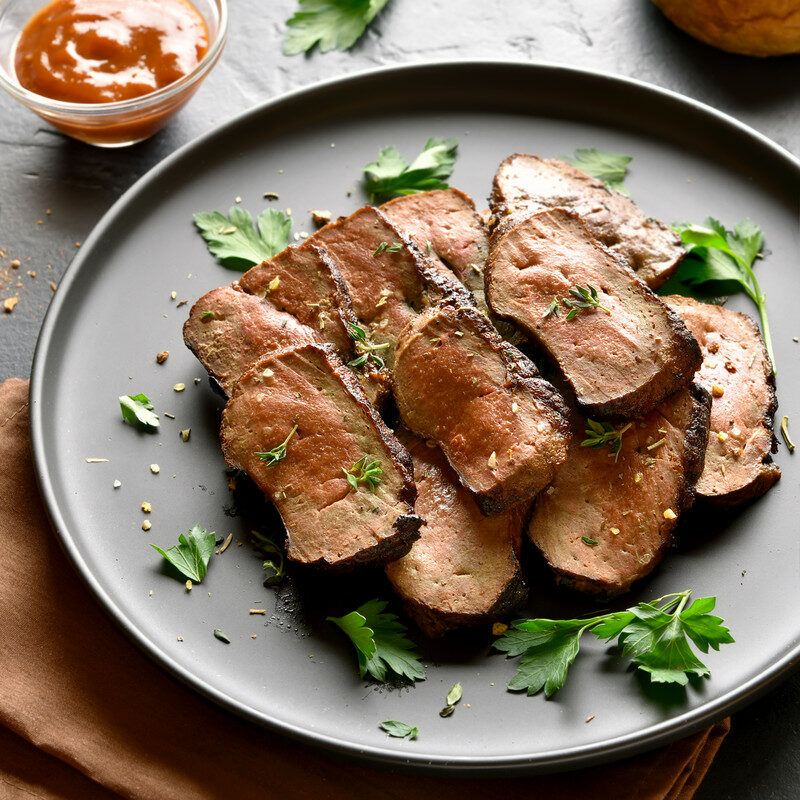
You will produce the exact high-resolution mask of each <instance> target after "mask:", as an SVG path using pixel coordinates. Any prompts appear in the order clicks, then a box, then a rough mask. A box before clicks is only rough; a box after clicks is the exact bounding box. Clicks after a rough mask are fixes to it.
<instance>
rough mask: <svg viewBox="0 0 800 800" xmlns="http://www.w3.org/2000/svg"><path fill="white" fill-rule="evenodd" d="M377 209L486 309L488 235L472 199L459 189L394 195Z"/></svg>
mask: <svg viewBox="0 0 800 800" xmlns="http://www.w3.org/2000/svg"><path fill="white" fill-rule="evenodd" d="M380 210H381V212H382V213H383V214H384V215H385V216H386V217H387V219H388V220H389V221H390V222H391V223H392V224H393V225H394V226H395V227H396V228H397V229H398V230H400V231H402V232H403V233H404V234H405V235H406V236H407V237H408V238H409V239H411V241H412V242H414V244H415V245H416V246H417V248H418V249H419V250H420V251H421V252H422V253H424V254H426V255H429V256H431V257H433V258H437V259H439V260H440V261H441V262H442V263H443V264H444V265H445V266H447V267H448V268H449V269H451V270H452V271H453V272H454V273H455V274H456V276H457V277H458V279H459V280H460V281H461V282H462V283H463V284H464V286H466V287H467V289H469V290H470V291H471V292H472V294H473V295H474V297H475V301H476V303H477V306H478V308H479V309H480V310H481V311H486V310H487V309H486V300H485V298H484V289H483V270H484V267H485V265H486V258H487V256H488V255H489V234H488V230H487V227H486V223H485V221H484V219H483V217H481V216H480V214H478V212H477V211H476V210H475V203H474V202H473V200H472V198H471V197H470V196H469V195H467V194H465V193H464V192H462V191H460V190H459V189H454V188H449V189H435V190H433V191H431V192H419V193H418V194H411V195H406V196H405V197H396V198H395V199H394V200H390V201H389V202H388V203H384V204H383V205H382V206H380Z"/></svg>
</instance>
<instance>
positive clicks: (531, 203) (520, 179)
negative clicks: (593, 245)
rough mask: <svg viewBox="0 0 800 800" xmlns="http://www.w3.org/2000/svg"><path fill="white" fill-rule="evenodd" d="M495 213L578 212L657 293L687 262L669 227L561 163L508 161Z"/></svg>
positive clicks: (497, 187) (497, 185) (499, 176)
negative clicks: (567, 210) (682, 264)
mask: <svg viewBox="0 0 800 800" xmlns="http://www.w3.org/2000/svg"><path fill="white" fill-rule="evenodd" d="M491 207H492V211H493V213H494V214H495V215H496V216H497V217H499V218H502V217H503V216H506V215H508V214H516V213H518V212H531V211H538V210H540V209H547V208H568V209H571V210H573V211H575V212H576V213H577V214H578V215H579V216H580V217H581V218H582V219H583V220H584V222H586V224H587V225H588V226H589V228H590V229H591V231H592V233H593V234H594V235H595V236H596V237H597V238H598V239H599V240H600V241H601V242H603V244H605V245H607V246H608V247H610V248H611V249H612V250H614V251H615V252H618V253H620V255H622V256H624V257H625V259H626V260H627V261H628V262H629V263H630V265H631V266H632V267H633V269H634V271H635V272H636V274H637V275H638V276H639V277H640V278H641V279H642V280H643V281H644V282H645V283H647V285H648V286H650V287H652V288H657V287H659V286H661V284H662V283H664V281H666V280H667V278H669V276H670V275H671V274H672V273H673V272H674V271H675V269H676V268H677V266H678V264H679V263H680V261H681V259H682V258H683V256H684V249H683V247H682V246H681V243H680V239H679V238H678V236H677V235H676V234H675V233H674V232H673V231H672V230H670V228H669V227H667V226H666V225H665V224H664V223H663V222H660V221H659V220H657V219H654V218H653V217H648V216H647V215H646V214H645V213H644V212H643V211H642V210H641V209H640V208H639V207H638V206H637V205H636V204H635V203H634V202H633V201H632V200H631V199H630V198H629V197H626V196H625V195H622V194H620V193H619V192H616V191H613V190H610V189H608V188H607V187H606V186H605V184H603V182H602V181H599V180H597V179H596V178H592V177H591V176H590V175H587V174H586V173H585V172H582V171H581V170H579V169H577V168H576V167H573V166H572V165H570V164H567V163H566V162H564V161H558V160H557V159H548V158H539V157H538V156H534V155H525V154H521V153H515V154H514V155H511V156H509V157H508V158H506V159H505V161H503V162H502V163H501V164H500V166H499V168H498V170H497V173H496V174H495V178H494V184H493V187H492V196H491Z"/></svg>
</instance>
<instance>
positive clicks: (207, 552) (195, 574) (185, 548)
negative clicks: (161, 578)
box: [150, 525, 217, 583]
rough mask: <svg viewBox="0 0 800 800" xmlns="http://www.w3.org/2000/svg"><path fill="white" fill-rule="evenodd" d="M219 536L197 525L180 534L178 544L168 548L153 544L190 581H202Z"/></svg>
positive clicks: (154, 548)
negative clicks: (164, 548)
mask: <svg viewBox="0 0 800 800" xmlns="http://www.w3.org/2000/svg"><path fill="white" fill-rule="evenodd" d="M216 541H217V538H216V534H215V533H214V532H213V531H207V530H205V528H201V527H200V526H199V525H195V526H194V527H193V528H192V529H191V530H190V531H187V532H186V533H182V534H181V535H180V536H178V544H176V545H173V546H172V547H170V548H168V549H167V550H163V549H162V548H160V547H159V546H158V545H155V544H151V545H150V547H152V548H153V550H155V551H156V552H157V553H160V554H161V556H162V557H163V558H164V559H166V560H167V561H168V562H169V563H170V564H172V566H173V567H175V569H177V570H178V572H180V573H181V575H183V576H184V577H186V578H188V579H189V580H190V581H194V582H195V583H200V582H201V581H202V580H203V578H205V576H206V573H207V572H208V562H209V560H210V559H211V556H212V555H213V554H214V545H215V544H216Z"/></svg>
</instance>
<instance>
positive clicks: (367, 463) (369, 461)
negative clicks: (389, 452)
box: [342, 455, 383, 494]
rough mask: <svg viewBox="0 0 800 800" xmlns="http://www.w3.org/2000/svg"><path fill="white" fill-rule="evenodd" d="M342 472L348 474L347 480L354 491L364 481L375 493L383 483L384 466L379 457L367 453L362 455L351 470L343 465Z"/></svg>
mask: <svg viewBox="0 0 800 800" xmlns="http://www.w3.org/2000/svg"><path fill="white" fill-rule="evenodd" d="M342 472H344V474H345V475H346V476H347V482H348V483H349V484H350V488H351V489H352V490H353V491H354V492H357V491H358V485H359V484H360V483H363V484H364V485H365V486H366V487H367V489H369V490H370V491H371V492H372V493H373V494H374V493H375V492H376V491H377V489H378V486H379V485H380V483H381V476H382V475H383V467H382V466H381V462H380V461H378V459H377V458H373V457H372V456H369V455H365V456H361V458H359V459H358V461H356V463H355V464H353V466H352V467H350V469H349V470H346V469H345V468H344V467H342Z"/></svg>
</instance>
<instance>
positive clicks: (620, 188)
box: [564, 147, 633, 196]
mask: <svg viewBox="0 0 800 800" xmlns="http://www.w3.org/2000/svg"><path fill="white" fill-rule="evenodd" d="M564 161H566V162H567V163H568V164H572V166H573V167H577V168H578V169H582V170H583V171H584V172H585V173H587V174H588V175H591V176H592V177H593V178H597V179H598V180H601V181H603V183H604V184H605V185H606V186H607V187H608V188H609V189H614V190H615V191H617V192H619V193H620V194H624V195H626V196H627V194H628V190H627V189H626V188H625V177H626V176H627V174H628V164H630V163H631V161H633V157H632V156H624V155H621V154H620V153H606V152H604V151H602V150H598V149H597V148H596V147H579V148H578V149H577V150H576V151H575V154H574V155H573V156H572V158H566V157H565V158H564Z"/></svg>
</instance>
